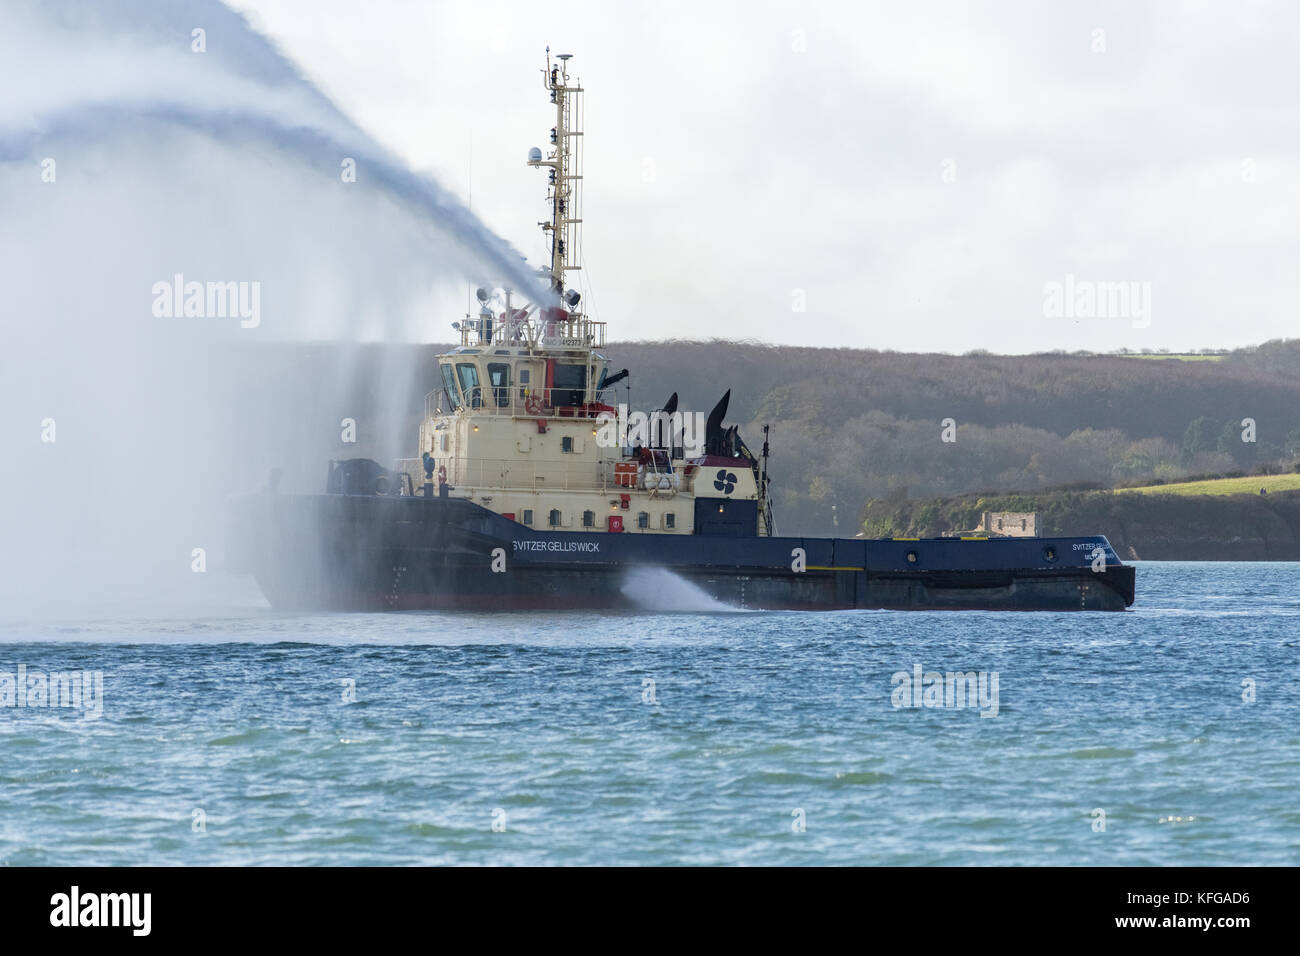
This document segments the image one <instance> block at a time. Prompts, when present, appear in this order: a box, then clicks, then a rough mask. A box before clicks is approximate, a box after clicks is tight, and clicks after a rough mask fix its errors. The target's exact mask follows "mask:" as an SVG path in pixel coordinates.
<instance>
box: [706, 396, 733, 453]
mask: <svg viewBox="0 0 1300 956" xmlns="http://www.w3.org/2000/svg"><path fill="white" fill-rule="evenodd" d="M730 401H731V389H727V392H726V394H725V395H723V396H722V398H720V399H718V404H716V405H714V406H713V411H711V412H709V417H708V420H707V421H706V422H705V423H704V451H705V453H706V454H709V455H721V454H723V453H724V452H723V451H722V444H723V432H722V419H723V418H725V417H726V415H727V404H728V403H729V402H730Z"/></svg>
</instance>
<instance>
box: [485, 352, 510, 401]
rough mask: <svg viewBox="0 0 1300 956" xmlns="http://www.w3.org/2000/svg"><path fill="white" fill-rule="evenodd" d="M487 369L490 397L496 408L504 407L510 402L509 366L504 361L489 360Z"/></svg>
mask: <svg viewBox="0 0 1300 956" xmlns="http://www.w3.org/2000/svg"><path fill="white" fill-rule="evenodd" d="M487 370H488V382H489V383H490V384H491V386H492V399H493V401H495V402H496V403H497V407H498V408H505V407H506V406H507V405H509V404H510V366H509V365H507V364H505V363H504V362H489V363H488V367H487Z"/></svg>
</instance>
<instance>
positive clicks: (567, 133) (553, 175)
mask: <svg viewBox="0 0 1300 956" xmlns="http://www.w3.org/2000/svg"><path fill="white" fill-rule="evenodd" d="M571 56H572V54H569V53H561V54H558V55H557V56H556V58H555V62H552V60H551V48H550V47H549V46H548V47H547V48H546V69H545V70H543V71H542V85H543V87H544V88H545V89H546V90H547V91H549V92H550V94H551V102H552V103H554V104H555V126H554V127H552V129H551V149H550V150H549V151H548V152H547V154H546V156H545V158H543V156H542V151H541V150H540V149H538V148H536V147H534V148H533V149H532V150H531V151H530V152H529V155H528V165H529V166H545V167H547V169H548V170H549V173H548V182H547V197H546V198H547V201H548V202H549V203H550V206H551V219H550V221H549V222H542V223H538V225H539V226H541V227H542V231H543V232H545V233H547V235H548V236H549V237H550V241H551V269H550V274H551V275H550V278H551V290H552V291H553V292H554V293H555V294H556V295H557V296H562V297H564V300H565V303H566V304H567V305H568V306H569V307H570V308H574V307H576V306H577V304H578V300H577V293H572V292H571V293H567V294H566V292H565V273H566V272H569V271H571V270H577V269H581V268H582V267H581V265H579V264H578V261H577V255H578V248H579V245H580V241H579V231H578V230H579V228H580V226H581V225H582V189H581V182H582V168H581V165H582V159H581V157H582V151H581V149H579V148H576V147H577V145H578V143H577V141H578V139H579V138H580V137H581V136H582V130H581V129H580V127H581V125H582V120H581V108H580V105H579V102H580V101H579V97H580V96H581V94H582V87H581V86H579V85H578V83H577V81H576V80H574V81H572V82H571V81H570V79H569V59H570V58H571Z"/></svg>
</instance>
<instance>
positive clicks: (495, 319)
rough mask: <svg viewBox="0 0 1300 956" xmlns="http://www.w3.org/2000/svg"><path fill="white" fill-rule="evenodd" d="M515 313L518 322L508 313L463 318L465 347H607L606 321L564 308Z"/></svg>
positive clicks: (462, 331) (461, 340) (463, 343)
mask: <svg viewBox="0 0 1300 956" xmlns="http://www.w3.org/2000/svg"><path fill="white" fill-rule="evenodd" d="M514 311H515V318H514V319H507V318H506V313H504V312H501V313H499V314H490V315H482V314H480V315H478V316H469V317H467V318H465V319H462V320H461V321H460V322H459V323H458V327H459V330H460V344H461V346H462V347H464V348H468V347H470V346H475V345H478V346H482V345H500V346H507V347H510V346H513V347H516V348H517V347H520V346H527V347H530V348H542V349H547V348H555V349H596V348H604V347H605V327H606V324H605V323H604V322H598V321H596V320H594V319H589V318H587V316H585V315H576V314H574V313H572V312H566V311H564V310H563V309H542V310H540V312H535V313H532V314H529V312H528V310H527V309H515V310H514Z"/></svg>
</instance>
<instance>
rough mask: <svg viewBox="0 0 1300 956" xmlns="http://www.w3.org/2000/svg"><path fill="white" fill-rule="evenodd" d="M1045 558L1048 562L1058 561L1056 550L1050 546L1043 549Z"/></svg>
mask: <svg viewBox="0 0 1300 956" xmlns="http://www.w3.org/2000/svg"><path fill="white" fill-rule="evenodd" d="M1043 557H1044V558H1046V559H1047V560H1048V561H1055V560H1056V549H1055V548H1053V547H1050V546H1049V547H1046V548H1044V549H1043Z"/></svg>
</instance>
